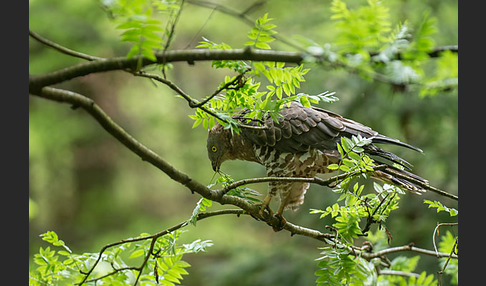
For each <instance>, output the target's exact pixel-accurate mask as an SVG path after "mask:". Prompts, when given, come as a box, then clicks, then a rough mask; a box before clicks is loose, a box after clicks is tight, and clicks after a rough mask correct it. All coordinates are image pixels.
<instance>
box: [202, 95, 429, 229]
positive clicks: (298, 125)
mask: <svg viewBox="0 0 486 286" xmlns="http://www.w3.org/2000/svg"><path fill="white" fill-rule="evenodd" d="M245 112H248V111H245V110H243V111H242V113H243V114H244V113H245ZM235 118H242V117H241V115H239V116H238V117H235ZM277 119H278V122H275V121H274V120H273V119H272V118H271V117H270V116H267V117H266V118H264V120H263V122H264V123H265V126H266V128H262V129H254V128H242V130H241V132H240V133H239V134H236V133H232V132H231V131H230V130H229V129H225V128H224V127H223V126H222V125H221V124H219V123H216V124H215V126H214V127H213V128H212V129H211V130H209V134H208V141H207V149H208V156H209V159H210V161H211V164H212V167H213V170H214V171H215V172H219V169H220V166H221V163H223V162H224V161H226V160H235V159H239V160H245V161H252V162H257V163H259V164H261V165H263V166H265V168H266V171H267V175H268V176H271V177H273V176H277V177H307V178H312V177H314V176H315V175H316V174H324V173H329V172H332V171H333V170H330V169H328V168H327V166H328V165H329V164H333V163H339V161H340V160H341V155H340V154H339V152H338V148H337V144H338V143H339V142H340V141H341V137H343V136H345V137H349V138H351V137H352V136H353V135H354V136H358V135H360V136H361V137H363V138H367V139H370V140H371V143H370V144H368V145H365V146H364V147H363V148H364V152H365V153H366V154H368V155H373V156H374V157H378V158H383V159H386V160H387V161H388V163H386V161H385V163H383V164H386V168H385V169H384V170H381V171H378V170H375V171H374V172H373V173H372V174H371V176H372V177H374V178H377V179H380V180H382V181H385V182H391V183H394V184H396V185H398V186H400V187H402V188H404V189H407V190H409V191H411V192H414V193H419V192H423V191H424V190H423V189H421V188H420V187H419V186H417V185H416V184H414V183H413V182H412V181H414V180H415V181H417V180H418V181H421V182H423V183H426V182H427V181H426V180H424V179H422V178H421V177H419V176H417V175H415V174H412V173H411V172H408V171H405V170H404V169H405V168H407V169H410V166H411V165H410V164H409V163H408V162H407V161H405V160H404V159H402V158H400V157H398V156H397V155H395V154H393V153H391V152H388V151H385V150H383V149H381V148H379V147H377V146H376V145H375V143H377V144H381V143H384V144H395V145H399V146H403V147H406V148H409V149H412V150H415V151H418V152H422V150H420V149H419V148H417V147H414V146H412V145H409V144H407V143H404V142H401V141H399V140H398V139H394V138H390V137H387V136H384V135H381V134H379V133H378V132H376V131H374V130H372V129H371V128H370V127H367V126H365V125H363V124H361V123H358V122H356V121H353V120H350V119H347V118H344V117H342V116H341V115H338V114H336V113H333V112H331V111H328V110H325V109H322V108H318V107H314V106H312V107H304V106H303V105H302V104H300V103H299V102H295V101H292V102H291V103H290V105H289V106H286V107H285V108H284V109H282V110H281V111H280V116H278V118H277ZM241 120H243V119H241ZM248 124H249V125H254V126H256V125H257V123H256V121H250V123H248ZM375 161H377V162H379V161H378V159H376V160H375ZM379 163H382V162H379ZM393 163H397V164H399V165H402V166H404V167H405V168H397V167H395V166H393ZM397 173H399V174H401V175H402V176H399V177H396V175H394V174H397ZM404 178H411V179H413V180H411V181H409V180H407V179H404ZM308 188H309V183H305V182H278V181H277V182H270V183H269V191H268V194H267V196H266V197H265V199H264V201H263V204H262V207H261V209H260V215H261V214H262V213H263V211H264V210H265V209H267V208H268V205H269V203H270V201H271V200H272V198H273V197H274V196H276V195H277V194H278V195H279V198H280V202H281V203H280V206H279V208H278V210H277V212H276V216H277V217H279V218H281V219H282V220H283V217H282V213H283V211H284V209H294V210H295V209H296V208H297V207H298V206H300V205H301V204H302V203H303V202H304V195H305V193H306V191H307V189H308ZM268 209H269V208H268Z"/></svg>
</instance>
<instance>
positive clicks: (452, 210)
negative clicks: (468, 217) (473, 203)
mask: <svg viewBox="0 0 486 286" xmlns="http://www.w3.org/2000/svg"><path fill="white" fill-rule="evenodd" d="M424 203H425V204H428V205H429V208H436V209H437V212H441V211H445V212H447V213H449V215H450V216H456V215H458V214H459V211H458V210H456V209H455V208H449V207H447V206H445V205H443V204H442V203H441V202H439V201H436V200H434V201H431V200H424Z"/></svg>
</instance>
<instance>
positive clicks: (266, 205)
mask: <svg viewBox="0 0 486 286" xmlns="http://www.w3.org/2000/svg"><path fill="white" fill-rule="evenodd" d="M274 195H275V194H274V193H273V192H272V191H270V192H269V193H268V194H267V196H266V197H265V199H264V200H263V203H262V206H261V207H260V211H259V212H258V214H259V215H260V216H263V212H264V211H265V209H266V210H267V211H268V213H269V214H270V216H273V211H272V210H271V209H270V207H269V204H270V201H272V198H273V196H274Z"/></svg>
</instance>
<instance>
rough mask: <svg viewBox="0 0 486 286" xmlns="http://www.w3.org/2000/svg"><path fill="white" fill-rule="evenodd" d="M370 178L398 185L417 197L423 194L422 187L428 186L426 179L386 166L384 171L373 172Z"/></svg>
mask: <svg viewBox="0 0 486 286" xmlns="http://www.w3.org/2000/svg"><path fill="white" fill-rule="evenodd" d="M371 176H372V177H374V178H375V179H378V180H381V181H384V182H387V183H392V184H395V185H398V186H399V187H402V188H403V189H405V190H408V191H410V192H411V193H414V194H417V195H421V194H422V193H425V189H424V188H423V187H422V186H423V185H428V184H429V182H428V181H427V180H426V179H424V178H422V177H420V176H417V175H415V174H413V173H411V172H408V171H405V170H400V169H398V168H395V167H392V166H387V167H386V168H385V169H384V170H378V171H374V172H373V173H372V175H371Z"/></svg>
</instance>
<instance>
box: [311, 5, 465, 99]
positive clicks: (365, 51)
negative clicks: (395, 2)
mask: <svg viewBox="0 0 486 286" xmlns="http://www.w3.org/2000/svg"><path fill="white" fill-rule="evenodd" d="M331 12H332V15H331V19H332V20H334V21H335V24H334V27H335V31H336V37H335V40H334V41H333V42H331V43H326V44H324V45H320V44H318V43H315V42H313V41H309V40H307V41H304V44H306V45H308V46H309V48H311V49H312V50H313V51H318V54H320V55H321V56H322V57H323V58H324V59H326V60H327V62H328V63H330V65H331V66H332V67H335V68H346V69H347V70H350V71H354V72H356V73H358V74H359V75H360V76H362V77H363V78H365V79H368V80H380V81H384V82H388V83H390V84H391V85H392V86H393V87H394V89H395V90H405V89H409V88H415V87H417V90H418V91H419V92H418V93H419V95H421V96H426V95H435V94H437V93H439V92H441V91H451V90H453V89H455V88H456V87H457V84H458V81H457V70H458V69H457V53H450V52H445V53H441V54H439V55H436V56H435V57H436V59H435V60H433V61H432V59H431V57H430V53H431V52H432V51H433V50H434V48H435V41H434V36H435V34H436V33H437V20H436V18H434V17H431V16H430V15H429V12H428V11H424V13H423V15H422V21H421V22H420V23H419V24H418V25H417V26H416V27H413V26H412V25H410V23H408V21H406V20H405V21H403V22H399V23H396V24H395V23H393V22H392V17H391V15H390V11H389V9H388V7H387V6H386V3H385V2H384V1H378V0H367V1H366V4H365V5H361V6H358V7H356V8H352V9H351V8H349V7H348V5H347V3H346V2H345V1H343V0H333V1H332V3H331ZM430 66H433V67H435V68H432V69H431V68H430ZM441 70H442V71H444V72H441Z"/></svg>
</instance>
